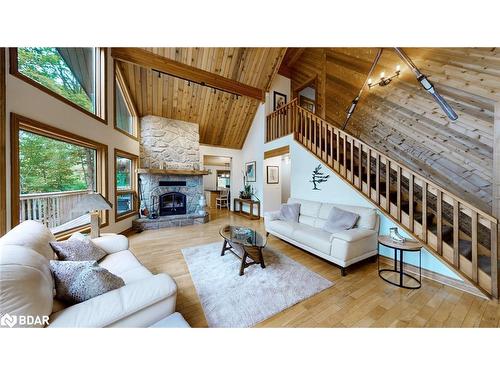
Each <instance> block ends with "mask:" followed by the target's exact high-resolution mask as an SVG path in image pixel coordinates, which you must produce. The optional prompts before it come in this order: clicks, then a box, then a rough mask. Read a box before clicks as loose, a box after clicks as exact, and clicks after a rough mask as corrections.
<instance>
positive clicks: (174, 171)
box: [137, 168, 209, 176]
mask: <svg viewBox="0 0 500 375" xmlns="http://www.w3.org/2000/svg"><path fill="white" fill-rule="evenodd" d="M137 173H139V174H146V173H147V174H176V175H183V176H203V175H207V174H209V172H208V171H205V170H201V171H200V170H195V169H159V168H139V169H138V170H137Z"/></svg>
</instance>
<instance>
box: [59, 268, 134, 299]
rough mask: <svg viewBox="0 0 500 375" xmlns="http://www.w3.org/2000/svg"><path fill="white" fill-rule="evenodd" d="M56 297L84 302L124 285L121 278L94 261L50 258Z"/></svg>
mask: <svg viewBox="0 0 500 375" xmlns="http://www.w3.org/2000/svg"><path fill="white" fill-rule="evenodd" d="M50 269H51V271H52V274H53V275H54V280H55V284H56V298H57V299H59V300H61V301H63V302H67V303H70V304H75V303H80V302H84V301H86V300H89V299H91V298H94V297H96V296H100V295H101V294H104V293H107V292H109V291H111V290H114V289H118V288H121V287H122V286H124V285H125V283H124V282H123V280H122V279H121V278H120V277H118V276H116V275H113V274H112V273H111V272H109V271H108V270H107V269H105V268H103V267H100V266H99V265H98V264H97V262H96V261H83V262H76V261H59V260H51V261H50Z"/></svg>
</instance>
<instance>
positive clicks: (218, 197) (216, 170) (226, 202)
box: [203, 155, 232, 210]
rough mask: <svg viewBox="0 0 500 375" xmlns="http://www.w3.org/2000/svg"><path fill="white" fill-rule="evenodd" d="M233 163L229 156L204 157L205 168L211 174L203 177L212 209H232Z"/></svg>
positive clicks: (208, 201) (204, 188)
mask: <svg viewBox="0 0 500 375" xmlns="http://www.w3.org/2000/svg"><path fill="white" fill-rule="evenodd" d="M231 163H232V159H231V158H230V157H227V156H217V155H204V156H203V166H204V168H205V169H206V170H208V172H209V174H208V175H205V176H203V190H204V193H205V199H206V202H207V206H208V208H210V209H216V208H218V209H228V210H229V209H230V202H231V193H230V189H231Z"/></svg>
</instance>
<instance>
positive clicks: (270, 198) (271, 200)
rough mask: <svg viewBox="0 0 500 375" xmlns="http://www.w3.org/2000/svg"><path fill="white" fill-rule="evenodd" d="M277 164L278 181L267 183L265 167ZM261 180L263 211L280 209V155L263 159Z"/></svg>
mask: <svg viewBox="0 0 500 375" xmlns="http://www.w3.org/2000/svg"><path fill="white" fill-rule="evenodd" d="M268 166H277V167H278V168H279V183H277V184H268V183H267V167H268ZM262 174H263V177H262V178H263V180H264V205H263V211H264V212H268V211H276V210H279V209H280V206H281V188H282V177H281V156H275V157H273V158H269V159H265V160H264V168H263V170H262Z"/></svg>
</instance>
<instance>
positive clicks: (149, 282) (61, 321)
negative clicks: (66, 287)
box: [49, 274, 177, 328]
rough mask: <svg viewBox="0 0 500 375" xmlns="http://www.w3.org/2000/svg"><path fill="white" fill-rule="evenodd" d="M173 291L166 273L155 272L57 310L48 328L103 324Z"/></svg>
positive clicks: (165, 297) (147, 305)
mask: <svg viewBox="0 0 500 375" xmlns="http://www.w3.org/2000/svg"><path fill="white" fill-rule="evenodd" d="M176 293H177V285H176V284H175V282H174V280H173V279H172V278H171V277H170V276H169V275H167V274H158V275H154V276H151V277H148V278H146V279H143V280H139V281H136V282H134V283H132V284H127V285H125V286H123V287H121V288H119V289H115V290H112V291H110V292H107V293H104V294H101V295H100V296H97V297H94V298H91V299H89V300H87V301H85V302H81V303H78V304H76V305H73V306H70V307H68V308H66V309H64V310H61V311H58V312H56V313H54V314H52V315H51V316H50V321H49V327H71V328H73V327H75V328H76V327H88V328H91V327H97V328H99V327H106V326H109V325H110V324H112V323H115V322H117V321H119V320H121V319H123V318H126V317H127V316H130V315H133V314H135V313H136V312H138V311H140V310H142V309H144V308H147V307H149V306H151V305H153V304H155V303H157V302H160V301H162V300H165V299H167V298H169V297H174V296H175V295H176Z"/></svg>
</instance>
